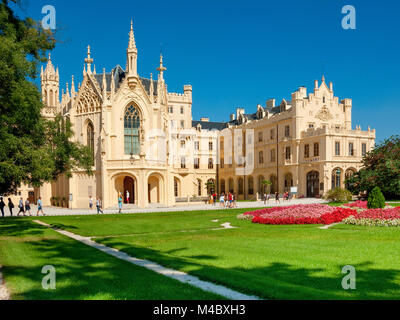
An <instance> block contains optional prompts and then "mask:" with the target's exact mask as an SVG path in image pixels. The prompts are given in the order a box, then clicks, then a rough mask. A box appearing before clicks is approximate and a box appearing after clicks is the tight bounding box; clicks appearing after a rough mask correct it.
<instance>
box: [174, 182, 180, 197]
mask: <svg viewBox="0 0 400 320" xmlns="http://www.w3.org/2000/svg"><path fill="white" fill-rule="evenodd" d="M174 196H175V197H179V182H178V179H176V178H175V179H174Z"/></svg>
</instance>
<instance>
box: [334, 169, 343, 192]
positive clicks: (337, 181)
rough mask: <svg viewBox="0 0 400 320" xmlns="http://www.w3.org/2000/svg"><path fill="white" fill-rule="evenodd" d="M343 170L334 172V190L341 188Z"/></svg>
mask: <svg viewBox="0 0 400 320" xmlns="http://www.w3.org/2000/svg"><path fill="white" fill-rule="evenodd" d="M341 175H342V170H341V169H340V168H337V169H334V170H333V171H332V189H335V188H340V180H341Z"/></svg>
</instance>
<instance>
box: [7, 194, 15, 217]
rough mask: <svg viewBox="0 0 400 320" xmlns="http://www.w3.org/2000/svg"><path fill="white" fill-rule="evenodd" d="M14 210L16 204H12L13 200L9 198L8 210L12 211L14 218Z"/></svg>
mask: <svg viewBox="0 0 400 320" xmlns="http://www.w3.org/2000/svg"><path fill="white" fill-rule="evenodd" d="M13 208H14V203H12V201H11V198H8V209H9V210H10V215H11V217H12V209H13Z"/></svg>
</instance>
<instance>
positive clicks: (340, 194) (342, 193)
mask: <svg viewBox="0 0 400 320" xmlns="http://www.w3.org/2000/svg"><path fill="white" fill-rule="evenodd" d="M324 199H327V200H330V201H338V202H346V201H350V200H351V199H352V195H351V192H350V191H349V190H347V189H343V188H335V189H331V190H329V191H328V192H327V193H326V194H325V195H324Z"/></svg>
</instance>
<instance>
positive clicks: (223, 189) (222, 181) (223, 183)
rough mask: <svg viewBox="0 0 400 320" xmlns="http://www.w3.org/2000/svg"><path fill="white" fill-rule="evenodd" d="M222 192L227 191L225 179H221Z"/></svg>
mask: <svg viewBox="0 0 400 320" xmlns="http://www.w3.org/2000/svg"><path fill="white" fill-rule="evenodd" d="M221 192H223V193H225V179H222V180H221Z"/></svg>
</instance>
